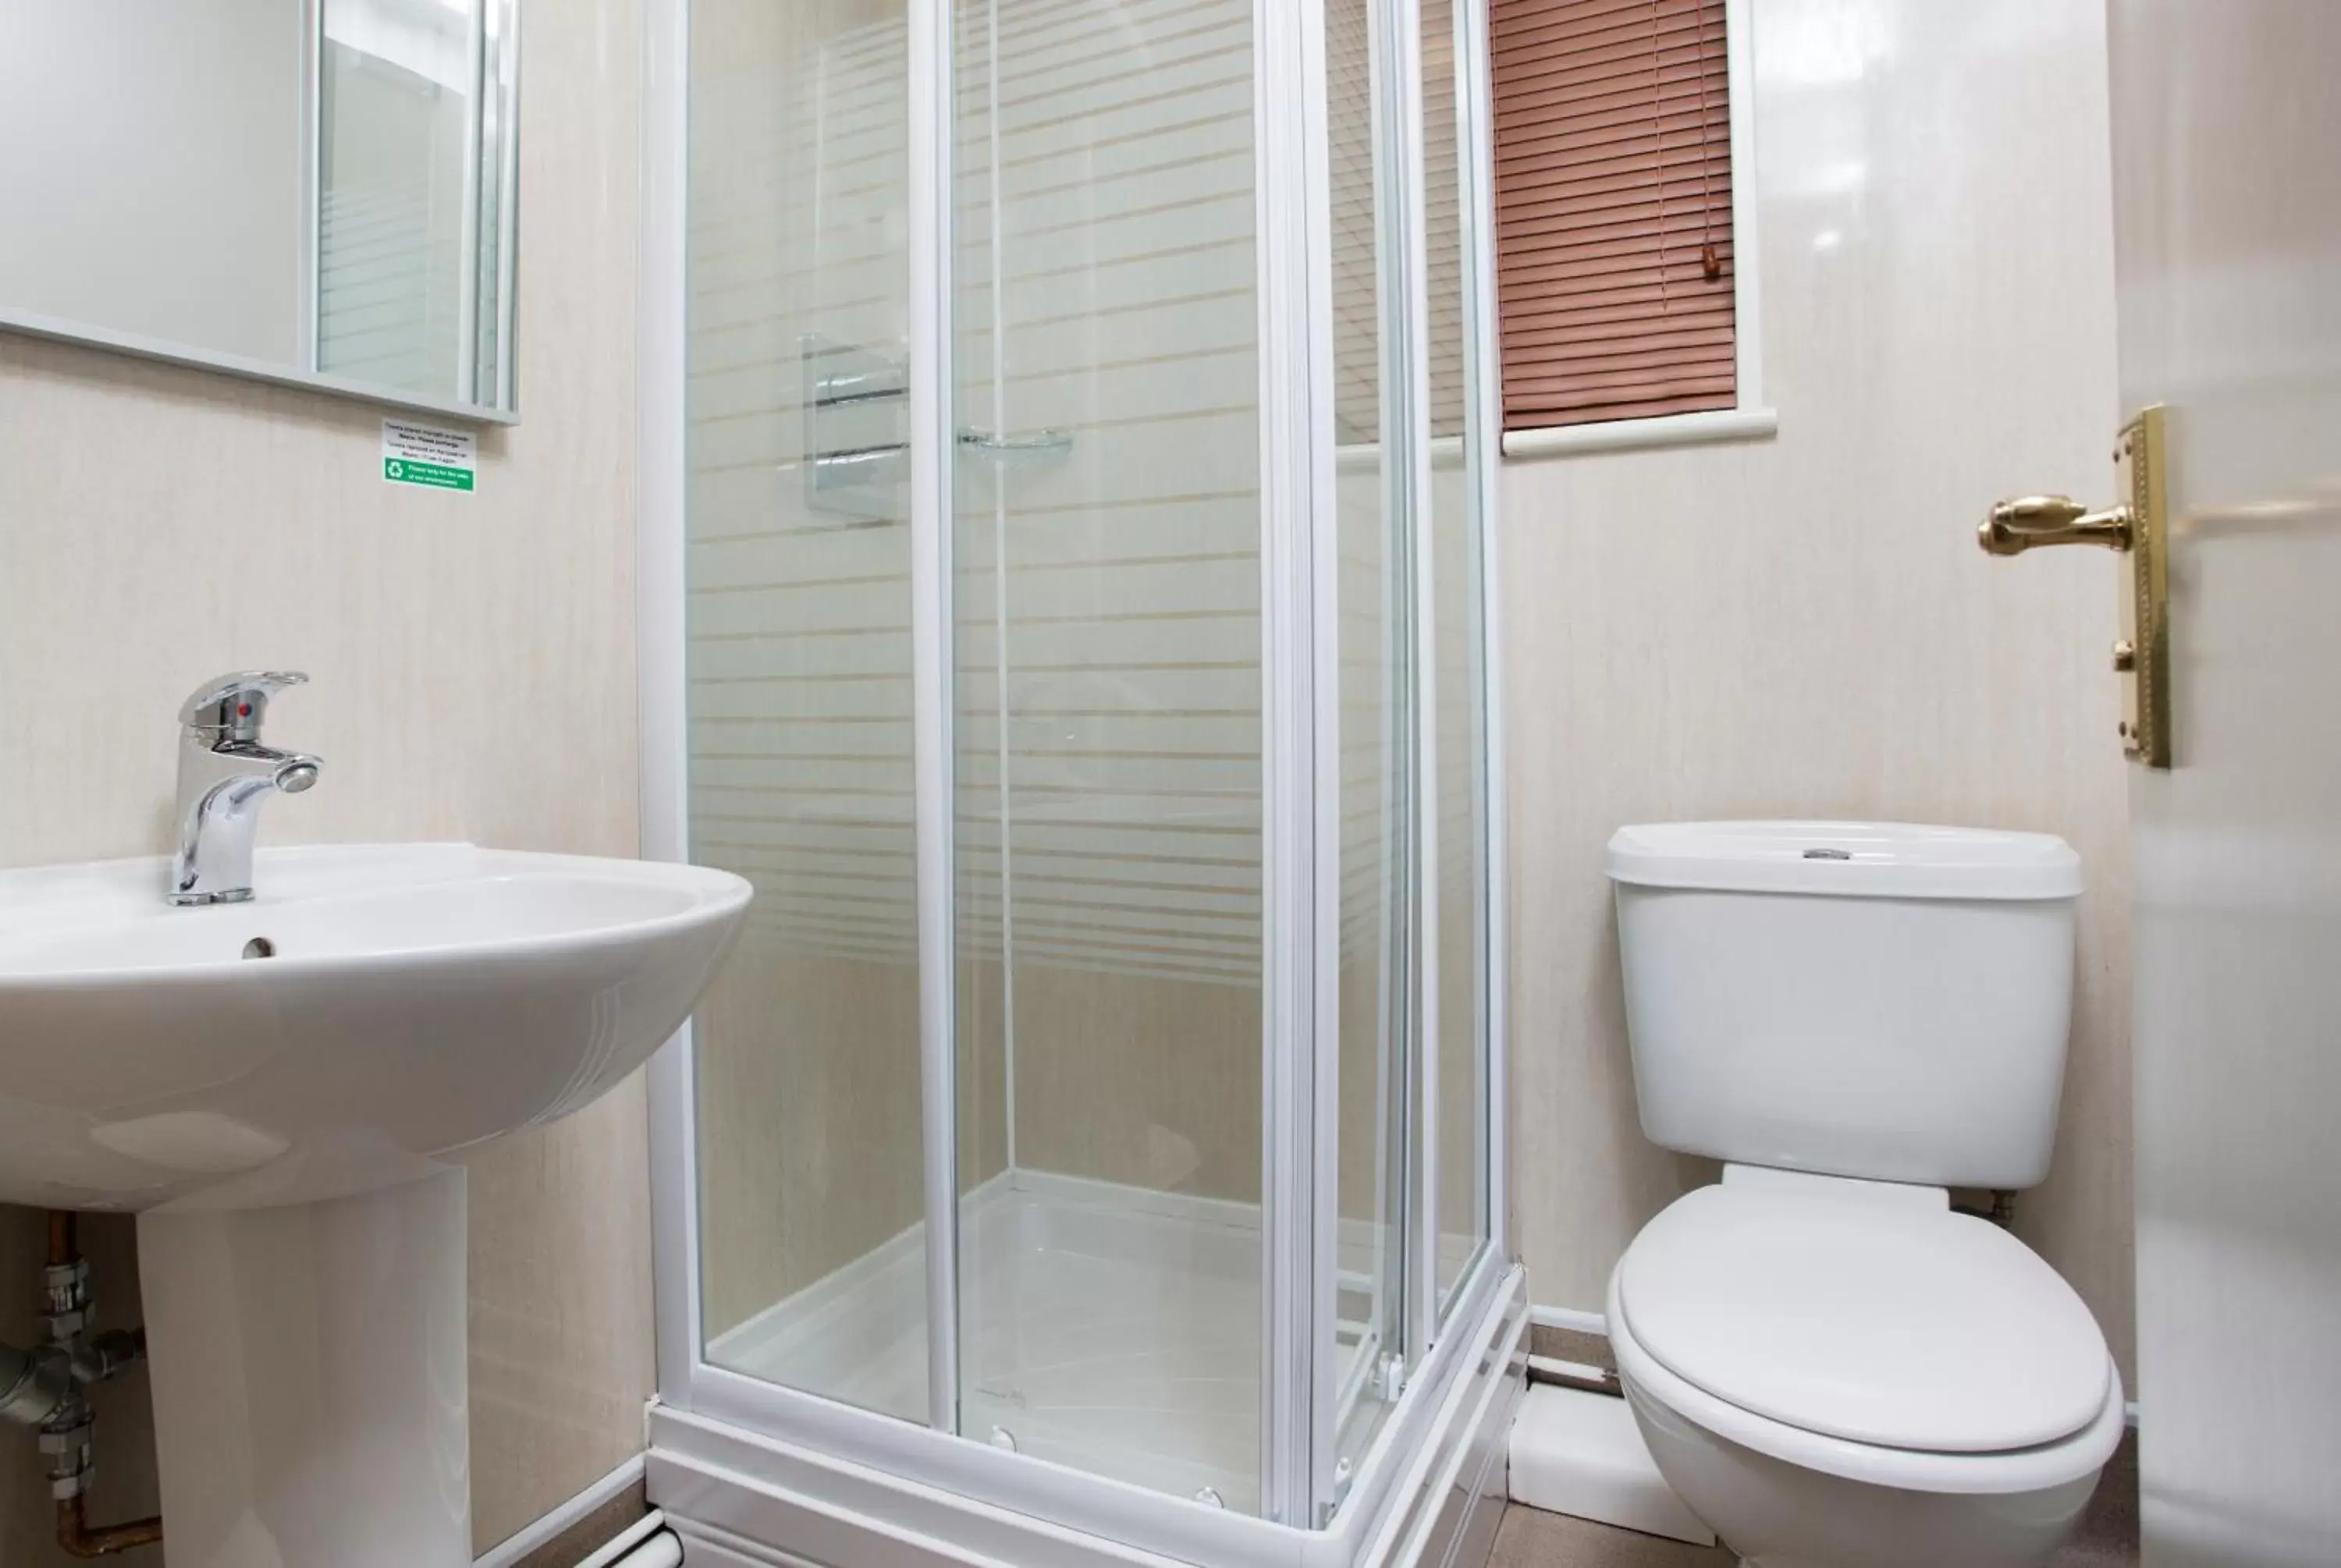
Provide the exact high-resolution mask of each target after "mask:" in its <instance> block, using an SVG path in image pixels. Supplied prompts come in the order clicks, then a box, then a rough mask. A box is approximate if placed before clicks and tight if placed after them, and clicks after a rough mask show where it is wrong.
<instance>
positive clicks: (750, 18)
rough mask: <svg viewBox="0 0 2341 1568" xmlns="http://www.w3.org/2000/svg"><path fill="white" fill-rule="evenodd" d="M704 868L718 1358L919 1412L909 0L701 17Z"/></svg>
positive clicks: (704, 1108)
mask: <svg viewBox="0 0 2341 1568" xmlns="http://www.w3.org/2000/svg"><path fill="white" fill-rule="evenodd" d="M690 23H691V28H690V33H691V52H690V65H689V68H690V78H689V80H690V87H691V127H690V130H691V134H690V184H689V187H688V195H689V206H690V223H689V231H688V251H687V255H686V273H685V281H686V288H687V290H688V303H687V313H688V325H689V333H690V336H689V347H688V353H689V371H690V374H689V379H688V382H687V391H686V402H685V408H684V418H685V452H686V462H687V465H688V479H687V483H688V487H689V488H688V491H687V498H686V506H685V517H686V520H687V521H686V524H685V527H686V537H685V552H686V565H687V574H688V577H687V585H686V600H685V602H686V619H687V635H688V639H689V640H688V645H687V660H688V683H689V684H688V692H689V710H690V727H689V737H690V769H691V772H690V777H691V855H692V858H693V859H695V860H698V861H701V862H702V863H704V864H708V865H713V866H721V867H723V868H727V869H730V870H733V871H737V872H738V873H740V874H741V875H742V876H743V877H746V878H748V879H749V880H750V881H751V882H752V883H753V884H754V885H755V888H756V899H755V902H754V904H753V905H752V906H751V908H750V912H749V916H748V924H747V928H746V930H745V931H744V932H743V933H742V937H741V938H740V947H739V950H738V952H737V953H736V954H735V956H734V957H733V958H732V961H731V962H730V963H729V964H728V965H727V966H726V967H725V968H724V969H723V972H722V975H721V976H720V977H719V978H718V979H717V981H716V983H715V986H714V987H713V988H712V990H711V991H710V992H709V993H708V996H707V997H706V999H705V1001H704V1002H703V1003H702V1006H701V1008H700V1011H699V1014H698V1017H697V1020H696V1025H695V1047H694V1065H695V1068H696V1076H697V1084H696V1094H697V1103H698V1109H697V1119H698V1147H699V1216H700V1226H701V1242H700V1249H699V1255H700V1258H701V1278H700V1291H699V1295H700V1306H701V1316H702V1323H701V1331H702V1339H703V1343H704V1347H705V1351H704V1353H705V1355H706V1358H707V1360H708V1361H709V1362H711V1363H712V1364H713V1365H717V1366H720V1367H722V1368H725V1369H727V1370H730V1371H733V1372H738V1373H742V1374H747V1375H749V1376H752V1377H755V1378H758V1379H761V1380H763V1381H766V1382H770V1383H774V1384H781V1385H782V1386H784V1387H789V1388H794V1389H799V1390H802V1391H804V1392H806V1393H811V1394H822V1395H823V1396H826V1397H828V1398H831V1399H836V1400H842V1401H844V1402H846V1403H848V1404H855V1405H859V1406H862V1407H863V1408H866V1409H871V1410H877V1411H882V1412H884V1413H886V1414H890V1415H894V1416H899V1417H902V1418H903V1419H906V1420H912V1421H921V1422H922V1421H925V1420H926V1419H927V1418H928V1414H929V1410H928V1403H929V1402H928V1391H927V1385H926V1363H927V1337H928V1318H927V1311H926V1300H927V1295H926V1286H925V1279H926V1274H925V1259H924V1250H923V1244H922V1236H923V1230H924V1224H923V1217H922V1216H923V1214H924V1208H925V1197H924V1193H923V1189H922V1183H921V1173H922V1171H923V1169H924V1166H925V1155H924V1152H923V1146H922V1142H921V1087H920V1072H921V1054H920V1052H921V1043H920V1028H919V1012H918V994H919V952H920V946H919V944H920V934H919V924H918V911H917V908H916V898H915V888H914V881H913V875H912V871H913V864H914V859H915V850H916V834H915V824H914V821H913V789H912V783H913V777H912V775H913V768H912V761H913V759H912V745H913V740H912V711H911V706H912V699H911V542H910V541H911V528H910V515H909V513H910V506H909V494H908V491H909V487H908V484H907V483H906V479H907V474H908V461H907V454H906V452H905V451H904V449H903V444H902V443H903V442H905V440H906V439H907V429H906V426H907V421H906V414H905V409H904V402H905V396H904V394H905V381H904V377H905V372H904V368H903V355H904V352H905V344H906V342H907V340H908V336H909V322H908V315H909V308H908V297H909V291H910V262H909V254H908V251H907V245H906V241H905V238H904V233H905V228H906V223H905V216H906V212H907V206H908V201H909V183H908V182H909V174H908V154H907V141H906V132H905V124H906V115H907V107H908V94H907V82H906V65H905V41H906V32H905V7H904V5H903V3H902V0H868V3H864V4H856V5H838V6H830V5H817V6H816V5H769V4H766V3H764V0H691V11H690Z"/></svg>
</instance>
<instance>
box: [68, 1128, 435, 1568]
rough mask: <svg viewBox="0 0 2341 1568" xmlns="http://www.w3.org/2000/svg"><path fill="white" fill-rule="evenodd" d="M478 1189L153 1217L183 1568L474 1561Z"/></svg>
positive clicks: (166, 1489) (150, 1331) (149, 1253)
mask: <svg viewBox="0 0 2341 1568" xmlns="http://www.w3.org/2000/svg"><path fill="white" fill-rule="evenodd" d="M463 1197H464V1183H463V1172H462V1171H460V1170H454V1171H448V1172H444V1173H442V1174H438V1175H433V1176H424V1177H423V1178H421V1179H419V1180H415V1181H410V1182H406V1183H403V1184H402V1185H400V1186H393V1187H387V1188H384V1189H383V1190H381V1191H378V1192H372V1193H365V1194H363V1195H361V1196H355V1197H344V1198H333V1199H329V1200H326V1201H324V1202H318V1203H305V1204H294V1205H289V1206H284V1207H280V1208H255V1209H237V1210H230V1211H195V1212H176V1213H174V1212H171V1211H169V1210H154V1211H150V1212H148V1213H145V1214H142V1215H140V1216H138V1267H139V1273H140V1276H141V1285H142V1289H143V1291H144V1297H145V1311H146V1339H147V1347H148V1355H149V1361H150V1365H149V1374H150V1378H151V1381H152V1384H153V1388H154V1434H155V1448H156V1458H157V1460H158V1462H159V1464H160V1468H161V1477H162V1494H163V1530H164V1560H165V1562H166V1563H167V1564H168V1568H465V1565H467V1564H469V1563H471V1561H472V1541H471V1533H472V1531H471V1464H470V1459H471V1440H470V1429H469V1413H468V1410H467V1407H466V1394H467V1390H468V1387H469V1374H468V1369H467V1365H466V1361H465V1312H466V1306H465V1300H464V1255H463V1245H464V1207H463ZM100 1441H101V1448H100V1451H99V1452H100V1460H101V1463H102V1462H103V1457H104V1449H103V1446H102V1444H103V1437H102V1436H101V1439H100Z"/></svg>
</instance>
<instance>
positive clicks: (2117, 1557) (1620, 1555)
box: [1488, 1435, 2137, 1568]
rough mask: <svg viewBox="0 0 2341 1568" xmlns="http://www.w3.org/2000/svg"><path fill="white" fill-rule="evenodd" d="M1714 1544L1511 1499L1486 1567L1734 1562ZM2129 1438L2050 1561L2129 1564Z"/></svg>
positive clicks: (2132, 1509) (1661, 1567)
mask: <svg viewBox="0 0 2341 1568" xmlns="http://www.w3.org/2000/svg"><path fill="white" fill-rule="evenodd" d="M1737 1563H1738V1559H1737V1558H1735V1557H1733V1556H1732V1554H1731V1553H1728V1552H1726V1551H1724V1550H1723V1549H1722V1548H1720V1547H1714V1546H1687V1545H1685V1544H1683V1543H1681V1542H1679V1541H1667V1540H1662V1539H1660V1538H1659V1537H1658V1536H1656V1535H1644V1534H1641V1533H1639V1532H1637V1531H1633V1530H1619V1529H1615V1528H1613V1527H1611V1526H1609V1525H1607V1524H1594V1523H1589V1522H1588V1521H1586V1520H1583V1519H1572V1518H1570V1517H1569V1515H1567V1514H1566V1513H1544V1512H1543V1511H1541V1510H1539V1509H1535V1508H1522V1507H1519V1505H1517V1504H1515V1505H1514V1506H1512V1507H1510V1508H1509V1509H1507V1510H1505V1512H1504V1523H1503V1526H1502V1528H1501V1529H1500V1530H1499V1532H1498V1533H1497V1535H1496V1550H1495V1553H1494V1554H1493V1555H1492V1556H1490V1557H1489V1563H1488V1568H1735V1565H1736V1564H1737ZM2136 1565H2137V1438H2136V1437H2135V1435H2133V1436H2131V1437H2128V1438H2125V1439H2124V1440H2123V1442H2122V1445H2121V1447H2120V1449H2119V1450H2117V1452H2116V1453H2115V1454H2114V1458H2113V1463H2112V1464H2108V1465H2107V1467H2106V1474H2105V1477H2104V1479H2102V1480H2100V1481H2099V1482H2098V1483H2097V1495H2096V1496H2095V1497H2093V1498H2091V1499H2090V1500H2089V1511H2088V1512H2087V1513H2085V1514H2083V1515H2082V1516H2081V1526H2080V1528H2079V1530H2077V1532H2075V1533H2074V1536H2073V1539H2072V1540H2070V1541H2068V1542H2067V1543H2065V1549H2064V1550H2063V1551H2061V1552H2059V1553H2057V1555H2056V1556H2055V1557H2054V1558H2053V1559H2051V1560H2050V1568H2136Z"/></svg>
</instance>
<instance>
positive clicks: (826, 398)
mask: <svg viewBox="0 0 2341 1568" xmlns="http://www.w3.org/2000/svg"><path fill="white" fill-rule="evenodd" d="M799 347H800V349H801V351H802V364H803V366H804V420H805V430H804V435H805V439H804V448H803V451H804V453H805V460H804V465H803V466H804V476H805V506H806V507H807V509H809V510H811V511H818V512H825V513H828V514H830V515H832V516H838V517H847V518H851V519H852V520H854V521H857V522H864V523H884V522H900V521H905V520H906V519H907V517H908V515H909V513H908V511H907V502H906V501H905V499H904V496H903V487H904V486H905V485H907V484H908V483H909V482H910V478H911V443H910V440H909V437H908V432H907V431H906V429H905V426H906V425H907V424H908V422H909V414H910V401H911V377H910V369H909V366H908V365H907V364H906V363H905V362H903V361H902V360H901V359H897V358H890V357H888V356H886V355H883V354H879V353H873V352H871V351H870V350H868V349H865V348H862V347H860V346H858V345H856V344H852V343H842V342H837V341H836V340H835V339H833V338H827V337H823V336H822V334H820V333H818V332H810V333H807V334H806V335H805V336H804V337H803V338H802V340H800V342H799ZM958 436H959V450H960V451H961V452H974V453H980V454H981V455H983V456H986V457H990V458H991V459H993V460H994V461H997V462H1000V463H1001V464H1003V465H1004V464H1009V463H1016V462H1031V461H1037V460H1041V459H1052V458H1058V457H1062V456H1064V455H1065V454H1067V453H1069V452H1071V451H1072V447H1073V436H1072V432H1071V431H1063V430H1041V431H1035V432H1031V434H1028V435H1002V434H1001V433H1000V432H996V431H988V430H975V429H970V428H967V427H965V426H962V427H961V429H960V430H959V432H958Z"/></svg>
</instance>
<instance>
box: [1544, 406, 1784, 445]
mask: <svg viewBox="0 0 2341 1568" xmlns="http://www.w3.org/2000/svg"><path fill="white" fill-rule="evenodd" d="M1779 429H1780V416H1779V415H1778V413H1776V412H1773V411H1772V410H1770V409H1768V408H1728V409H1717V410H1714V411H1713V412H1708V413H1670V414H1661V415H1660V416H1659V417H1658V418H1656V419H1620V420H1606V421H1604V422H1601V423H1599V424H1564V425H1555V426H1553V427H1551V428H1550V429H1548V430H1508V431H1506V432H1504V455H1505V456H1506V457H1573V456H1575V455H1577V454H1578V453H1579V452H1634V451H1637V450H1639V449H1641V448H1646V447H1660V446H1697V445H1700V444H1702V443H1705V442H1718V441H1769V440H1771V439H1772V437H1773V436H1774V435H1776V434H1778V432H1779Z"/></svg>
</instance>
